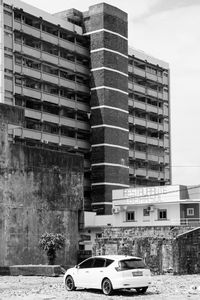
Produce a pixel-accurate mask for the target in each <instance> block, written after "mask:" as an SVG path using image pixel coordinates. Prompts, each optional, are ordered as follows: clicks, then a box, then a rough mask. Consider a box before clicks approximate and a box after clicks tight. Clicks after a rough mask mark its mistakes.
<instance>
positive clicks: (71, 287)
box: [65, 275, 76, 291]
mask: <svg viewBox="0 0 200 300" xmlns="http://www.w3.org/2000/svg"><path fill="white" fill-rule="evenodd" d="M65 286H66V289H67V290H68V291H74V290H75V289H76V287H75V285H74V280H73V278H72V276H70V275H69V276H67V278H66V280H65Z"/></svg>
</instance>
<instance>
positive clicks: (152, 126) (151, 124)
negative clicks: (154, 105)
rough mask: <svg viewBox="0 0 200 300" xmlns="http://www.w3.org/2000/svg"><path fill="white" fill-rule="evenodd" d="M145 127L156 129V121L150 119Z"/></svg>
mask: <svg viewBox="0 0 200 300" xmlns="http://www.w3.org/2000/svg"><path fill="white" fill-rule="evenodd" d="M147 127H148V128H152V129H158V123H157V122H152V121H147Z"/></svg>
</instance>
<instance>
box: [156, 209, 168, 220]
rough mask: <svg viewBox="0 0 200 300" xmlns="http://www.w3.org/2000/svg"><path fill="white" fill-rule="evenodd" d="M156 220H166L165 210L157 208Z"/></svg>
mask: <svg viewBox="0 0 200 300" xmlns="http://www.w3.org/2000/svg"><path fill="white" fill-rule="evenodd" d="M158 220H167V210H166V209H158Z"/></svg>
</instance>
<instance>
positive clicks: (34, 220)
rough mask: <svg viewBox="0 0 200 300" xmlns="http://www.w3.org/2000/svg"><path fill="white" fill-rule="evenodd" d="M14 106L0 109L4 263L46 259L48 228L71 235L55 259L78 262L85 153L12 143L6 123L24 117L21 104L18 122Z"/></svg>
mask: <svg viewBox="0 0 200 300" xmlns="http://www.w3.org/2000/svg"><path fill="white" fill-rule="evenodd" d="M5 107H6V106H5ZM5 107H4V106H3V109H4V110H6V109H5ZM1 108H2V105H1V106H0V110H1ZM9 110H10V108H8V109H7V110H6V111H7V117H5V115H6V113H4V112H3V113H2V114H1V112H2V110H1V112H0V117H1V116H2V119H1V124H0V265H2V266H3V265H13V264H42V263H46V262H47V260H46V255H45V254H44V253H43V252H41V250H40V249H39V248H38V241H39V238H40V236H41V235H42V234H43V233H45V232H54V233H62V234H64V236H65V238H66V242H65V248H64V249H63V250H62V251H60V252H58V257H57V261H56V263H59V264H62V265H71V264H73V263H74V264H75V263H76V260H77V247H78V240H79V233H78V215H79V211H81V210H82V209H83V158H82V156H79V155H75V154H67V153H63V152H58V151H51V150H46V149H41V148H35V147H34V148H32V147H27V146H25V145H23V144H20V143H13V142H12V141H11V142H9V141H8V134H9V132H8V124H7V123H8V122H11V123H12V124H13V123H14V124H17V123H20V122H23V114H22V112H21V111H20V110H18V109H16V111H15V114H14V116H15V118H16V120H14V121H13V120H11V119H12V118H11V117H12V114H11V116H10V117H9ZM11 111H13V108H12V109H11ZM18 112H19V115H18ZM17 115H18V121H17ZM6 118H7V121H6Z"/></svg>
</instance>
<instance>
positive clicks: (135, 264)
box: [119, 259, 147, 270]
mask: <svg viewBox="0 0 200 300" xmlns="http://www.w3.org/2000/svg"><path fill="white" fill-rule="evenodd" d="M119 266H120V267H121V269H122V270H129V269H146V268H147V266H146V265H145V263H144V262H143V261H142V260H141V259H125V260H121V261H120V262H119Z"/></svg>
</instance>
